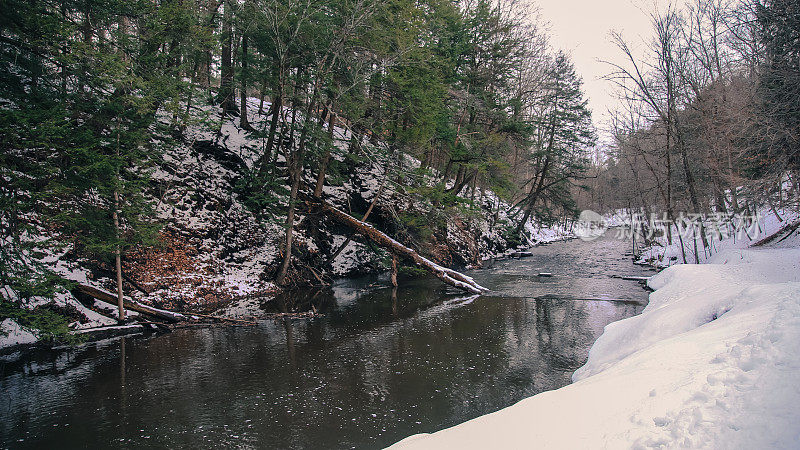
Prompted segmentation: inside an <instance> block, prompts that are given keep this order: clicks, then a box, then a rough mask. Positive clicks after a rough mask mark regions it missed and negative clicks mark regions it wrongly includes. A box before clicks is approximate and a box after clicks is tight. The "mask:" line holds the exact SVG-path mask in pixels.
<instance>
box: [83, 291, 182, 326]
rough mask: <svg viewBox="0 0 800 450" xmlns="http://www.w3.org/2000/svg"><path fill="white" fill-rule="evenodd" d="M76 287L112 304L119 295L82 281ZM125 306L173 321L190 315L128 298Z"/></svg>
mask: <svg viewBox="0 0 800 450" xmlns="http://www.w3.org/2000/svg"><path fill="white" fill-rule="evenodd" d="M75 289H77V290H78V291H79V292H81V293H83V294H86V295H88V296H89V297H92V298H94V299H97V300H100V301H103V302H106V303H111V304H112V305H113V304H115V303H116V302H117V296H116V295H114V294H112V293H111V292H109V291H106V290H104V289H98V288H96V287H93V286H89V285H86V284H80V283H77V284H76V285H75ZM123 306H124V307H125V308H128V309H131V310H133V311H136V312H139V313H142V314H147V315H149V316H153V317H158V318H159V319H165V320H169V321H171V322H181V321H184V320H188V319H189V318H188V317H186V316H185V315H183V314H181V313H176V312H172V311H167V310H165V309H158V308H153V307H152V306H147V305H143V304H141V303H138V302H134V301H133V300H130V299H127V298H126V299H125V300H124V302H123Z"/></svg>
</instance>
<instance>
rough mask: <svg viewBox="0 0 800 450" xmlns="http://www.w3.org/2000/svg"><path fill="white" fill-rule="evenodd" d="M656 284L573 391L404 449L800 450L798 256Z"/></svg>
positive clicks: (680, 272)
mask: <svg viewBox="0 0 800 450" xmlns="http://www.w3.org/2000/svg"><path fill="white" fill-rule="evenodd" d="M649 284H650V286H651V287H652V288H654V289H656V290H655V292H653V293H652V294H651V295H650V303H649V304H648V306H647V307H646V308H645V309H644V311H643V312H642V313H641V314H640V315H638V316H634V317H631V318H628V319H624V320H621V321H618V322H615V323H612V324H609V325H608V326H607V327H606V329H605V332H604V333H603V335H602V336H601V337H600V338H599V339H598V341H597V342H596V343H595V345H594V346H593V347H592V349H591V351H590V353H589V359H588V361H587V363H586V365H584V366H583V367H582V368H580V369H579V370H578V371H576V372H575V374H574V375H573V380H574V381H575V382H574V383H573V384H571V385H568V386H565V387H563V388H561V389H558V390H555V391H549V392H544V393H541V394H539V395H535V396H533V397H530V398H527V399H525V400H523V401H521V402H519V403H517V404H515V405H513V406H510V407H508V408H505V409H503V410H500V411H498V412H496V413H493V414H489V415H485V416H482V417H478V418H476V419H473V420H471V421H469V422H465V423H463V424H461V425H458V426H455V427H453V428H449V429H446V430H443V431H439V432H437V433H434V434H431V435H417V436H412V437H410V438H407V439H405V440H403V441H401V442H399V443H398V444H396V446H395V447H396V448H486V447H495V448H498V447H499V448H521V447H532V446H535V447H541V448H630V447H633V448H653V447H658V448H675V447H691V448H695V447H701V448H797V447H798V446H800V425H798V424H800V406H798V405H800V385H798V384H797V383H796V382H795V381H796V380H798V379H800V249H798V248H768V249H728V250H725V251H722V252H720V253H718V254H716V255H715V256H713V257H712V258H710V259H709V260H708V264H703V265H679V266H673V267H670V268H667V269H666V270H664V271H662V272H661V273H660V274H658V275H656V276H654V277H653V278H652V279H651V280H650V282H649Z"/></svg>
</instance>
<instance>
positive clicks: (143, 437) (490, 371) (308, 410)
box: [0, 232, 652, 449]
mask: <svg viewBox="0 0 800 450" xmlns="http://www.w3.org/2000/svg"><path fill="white" fill-rule="evenodd" d="M628 250H629V248H628V245H627V241H622V240H617V239H615V238H614V233H613V232H609V233H607V235H606V236H605V237H602V238H600V239H598V240H595V241H592V242H583V241H580V240H571V241H566V242H559V243H553V244H550V245H546V246H541V247H537V248H535V249H533V256H531V257H527V258H522V259H512V260H503V261H498V262H496V263H494V264H493V265H492V267H490V268H488V269H483V270H476V271H473V272H472V273H471V275H473V276H474V277H475V278H476V280H477V281H479V282H480V283H481V284H483V285H484V286H486V287H488V288H491V289H492V292H491V293H490V295H485V296H481V297H477V298H475V297H468V296H464V295H463V294H460V293H457V292H454V291H452V290H450V289H449V288H446V287H444V286H443V285H441V283H440V282H439V281H438V280H436V279H422V280H415V281H413V282H406V283H403V285H402V286H401V288H399V289H398V290H397V291H396V292H395V293H394V295H393V292H392V290H391V289H389V288H386V287H385V285H386V283H385V282H382V281H380V280H378V281H376V280H374V279H368V280H348V281H341V282H339V283H337V284H336V285H334V286H333V287H332V288H331V289H328V290H325V291H320V292H310V291H305V292H303V293H301V294H300V295H299V297H298V296H294V297H283V298H282V299H280V300H281V302H283V303H281V302H278V303H281V304H282V305H286V304H288V305H289V306H288V307H286V306H284V307H286V308H291V305H295V304H298V303H302V302H303V301H310V302H311V303H313V304H314V305H315V307H316V308H319V309H320V310H322V311H324V315H322V316H319V317H315V318H311V319H308V318H303V319H289V318H281V319H269V320H263V321H260V322H259V323H258V325H256V326H248V327H203V328H201V327H198V328H189V329H181V330H177V331H174V332H172V333H168V334H164V335H159V336H151V337H129V338H125V339H122V340H119V339H118V340H112V341H107V342H104V343H94V344H87V345H84V346H81V347H79V348H76V349H72V350H69V351H61V352H52V351H37V352H34V353H32V354H30V355H26V356H25V357H23V358H20V359H18V360H16V361H11V360H6V361H3V362H0V446H2V447H11V448H70V447H82V448H95V447H117V446H123V447H145V446H147V447H170V448H172V447H195V448H196V447H208V446H210V445H216V446H228V447H242V448H250V447H254V448H264V447H268V448H276V447H277V448H314V449H319V448H351V447H355V448H379V447H382V446H385V445H388V444H391V443H393V442H396V441H397V440H400V439H402V438H404V437H406V436H408V435H411V434H415V433H422V432H432V431H437V430H440V429H442V428H446V427H449V426H452V425H456V424H458V423H460V422H463V421H465V420H469V419H472V418H474V417H477V416H480V415H483V414H486V413H490V412H493V411H496V410H498V409H501V408H504V407H506V406H509V405H512V404H514V403H515V402H517V401H519V400H521V399H523V398H525V397H528V396H530V395H533V394H536V393H539V392H542V391H546V390H550V389H556V388H559V387H561V386H564V385H566V384H568V383H569V382H570V376H571V374H572V372H573V371H574V370H575V369H577V368H578V367H580V366H581V365H582V364H583V363H584V362H585V361H586V358H587V355H588V350H589V348H590V347H591V345H592V343H593V342H594V341H595V340H596V339H597V337H598V336H599V335H600V334H601V333H602V331H603V327H604V326H605V325H606V324H608V323H610V322H612V321H615V320H619V319H622V318H625V317H629V316H631V315H634V314H637V313H638V312H640V311H641V310H642V308H643V307H644V304H645V303H646V301H647V292H646V291H645V290H644V289H643V288H642V286H641V285H640V284H639V283H637V282H635V281H625V280H621V279H619V278H614V277H613V276H614V275H635V276H643V275H645V276H646V275H650V274H652V272H649V271H647V270H646V269H643V268H641V267H638V266H635V265H633V264H632V263H631V262H630V256H629V255H627V253H626V252H627V251H628ZM542 272H549V273H552V276H551V277H544V276H541V277H540V276H538V274H539V273H542ZM298 298H300V299H301V300H299V301H298ZM303 299H305V300H303ZM258 307H259V306H258V305H256V306H255V308H256V309H257V308H258ZM250 308H253V307H252V306H251V307H250ZM241 309H242V308H240V310H241ZM245 310H246V308H245ZM240 312H241V311H240ZM249 313H250V314H252V313H253V311H252V310H251V311H249Z"/></svg>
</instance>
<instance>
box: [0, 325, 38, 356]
mask: <svg viewBox="0 0 800 450" xmlns="http://www.w3.org/2000/svg"><path fill="white" fill-rule="evenodd" d="M37 340H38V338H37V337H36V335H35V334H33V333H32V332H31V331H30V330H28V329H26V328H23V327H21V326H20V325H19V324H18V323H17V322H15V321H13V320H11V319H5V320H3V321H2V322H0V349H6V348H11V347H16V346H18V345H26V344H33V343H34V342H36V341H37Z"/></svg>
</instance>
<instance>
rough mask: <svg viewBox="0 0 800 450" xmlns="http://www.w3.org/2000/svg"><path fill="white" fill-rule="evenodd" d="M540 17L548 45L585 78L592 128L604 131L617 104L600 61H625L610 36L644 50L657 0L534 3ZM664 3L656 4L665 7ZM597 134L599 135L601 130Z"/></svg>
mask: <svg viewBox="0 0 800 450" xmlns="http://www.w3.org/2000/svg"><path fill="white" fill-rule="evenodd" d="M536 3H537V4H538V5H539V8H540V13H541V16H542V19H544V20H546V21H547V22H549V24H550V27H549V28H550V33H549V37H550V43H551V45H552V46H553V47H554V48H558V49H563V50H566V51H567V52H569V53H570V54H571V55H572V61H573V62H574V63H575V68H576V70H577V71H578V73H579V74H580V75H581V76H582V77H583V82H584V90H585V92H586V95H587V97H588V98H589V105H590V107H591V108H592V112H593V117H594V120H595V125H596V126H597V127H598V128H601V127H604V126H605V124H606V121H607V119H608V115H607V114H606V111H607V110H608V109H609V108H611V109H613V108H614V106H615V105H616V104H617V101H616V99H615V97H614V94H613V86H612V85H611V83H609V82H608V81H605V80H603V79H602V77H603V76H604V75H606V74H607V73H608V72H609V70H610V69H609V66H608V65H607V64H604V63H602V62H601V61H600V60H606V61H615V62H623V61H624V58H623V55H622V53H621V52H620V51H619V49H617V48H616V47H615V46H614V44H612V42H611V38H610V32H611V31H619V32H621V33H622V34H623V36H624V37H625V39H626V41H628V42H629V43H630V44H631V46H632V47H635V48H637V49H639V50H640V51H641V50H642V48H643V46H644V42H645V41H646V40H649V36H651V25H650V18H649V13H650V12H651V11H653V10H654V8H655V5H656V3H655V0H536ZM665 3H666V2H665V1H661V2H659V4H665ZM599 131H600V132H601V136H602V131H603V130H599Z"/></svg>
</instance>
